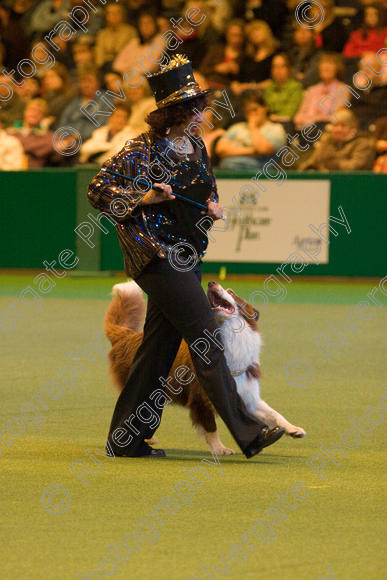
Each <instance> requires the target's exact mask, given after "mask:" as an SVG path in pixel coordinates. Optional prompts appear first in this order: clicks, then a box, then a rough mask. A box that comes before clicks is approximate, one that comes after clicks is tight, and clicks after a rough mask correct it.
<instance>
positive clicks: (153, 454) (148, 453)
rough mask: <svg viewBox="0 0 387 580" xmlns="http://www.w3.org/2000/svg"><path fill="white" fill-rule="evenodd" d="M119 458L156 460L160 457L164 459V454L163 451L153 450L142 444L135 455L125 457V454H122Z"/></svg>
mask: <svg viewBox="0 0 387 580" xmlns="http://www.w3.org/2000/svg"><path fill="white" fill-rule="evenodd" d="M121 457H147V458H148V457H149V458H151V459H153V458H155V459H157V458H161V457H166V454H165V451H164V449H153V447H151V446H150V445H148V444H147V443H144V444H143V445H141V447H140V449H139V450H138V451H137V453H136V455H127V454H126V453H123V454H122V456H121Z"/></svg>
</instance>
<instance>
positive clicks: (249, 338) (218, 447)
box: [104, 281, 306, 455]
mask: <svg viewBox="0 0 387 580" xmlns="http://www.w3.org/2000/svg"><path fill="white" fill-rule="evenodd" d="M112 293H113V299H112V301H111V303H110V305H109V307H108V309H107V311H106V315H105V325H104V328H105V333H106V336H107V337H108V339H109V340H110V342H111V344H112V348H111V350H110V352H109V361H110V374H111V377H112V382H113V384H114V385H115V386H116V387H117V388H118V391H119V392H121V391H122V389H123V388H124V386H125V384H126V381H127V378H128V375H129V370H130V365H131V364H132V361H133V358H134V355H135V353H136V351H137V349H138V347H139V346H140V344H141V341H142V336H143V333H142V331H141V328H142V326H143V322H144V318H145V311H146V302H145V300H144V297H143V292H142V290H141V288H140V287H139V286H138V284H136V282H134V281H131V282H125V283H122V284H116V285H115V286H114V287H113V292H112ZM207 297H208V300H209V302H210V305H211V308H212V310H213V311H214V315H215V319H216V321H217V323H218V325H219V328H220V338H221V341H222V343H223V346H224V354H225V358H226V361H227V364H228V366H229V369H230V371H231V374H232V375H233V377H234V379H235V382H236V385H237V390H238V393H239V395H240V397H241V398H242V399H243V401H244V403H245V405H246V407H247V410H248V411H249V413H250V414H251V415H253V416H254V417H256V418H257V419H259V420H260V421H262V422H263V423H265V424H266V425H268V427H269V429H273V428H274V427H281V428H283V429H284V430H285V432H286V433H287V434H288V435H290V436H291V437H304V435H305V434H306V432H305V431H304V429H302V428H301V427H297V426H295V425H292V424H291V423H289V421H287V420H286V419H285V418H284V417H283V416H282V415H280V413H278V412H277V411H275V410H274V409H272V408H271V407H269V405H268V404H267V403H265V401H263V400H262V399H261V396H260V384H259V378H260V367H259V354H260V350H261V345H262V340H261V335H260V333H259V330H258V326H257V320H258V317H259V313H258V310H256V309H255V308H253V306H251V304H249V302H247V301H246V300H244V299H243V298H241V297H240V296H237V295H236V294H235V292H233V290H231V289H230V288H227V290H224V288H222V286H221V285H220V284H217V283H215V282H209V284H208V290H207ZM150 364H151V361H150ZM180 365H185V366H186V367H188V368H189V369H190V370H191V371H192V373H193V374H194V375H195V379H194V380H193V381H191V382H190V383H189V384H187V385H185V386H183V388H181V383H178V382H177V381H176V379H175V377H174V370H175V369H176V368H177V367H179V366H180ZM169 376H170V377H171V380H170V382H169V383H170V385H171V387H172V389H171V392H169V391H168V396H169V397H170V399H172V402H173V403H176V404H179V405H182V406H185V407H188V408H189V410H190V416H191V420H192V423H193V425H194V426H195V427H196V428H197V430H198V433H199V434H200V435H203V436H204V438H205V440H206V441H207V443H208V445H209V447H210V449H211V450H212V451H213V452H215V453H216V454H217V455H231V454H233V453H234V451H233V450H232V449H229V448H228V447H225V446H224V445H223V443H222V442H221V440H220V439H219V435H218V432H217V428H216V422H215V415H216V411H215V409H214V407H213V405H212V403H211V401H210V400H209V398H208V396H207V394H206V392H205V391H204V389H203V388H202V387H201V385H200V383H199V381H198V380H197V378H196V374H195V369H194V366H193V364H192V360H191V355H190V352H189V349H188V345H187V343H186V342H185V341H184V340H183V341H182V342H181V345H180V348H179V351H178V353H177V355H176V358H175V361H174V363H173V365H172V368H171V370H170V373H169ZM173 391H176V392H175V393H174V392H173ZM179 391H180V392H179ZM147 441H148V442H149V443H155V442H156V439H155V438H154V439H152V440H147Z"/></svg>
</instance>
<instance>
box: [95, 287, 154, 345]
mask: <svg viewBox="0 0 387 580" xmlns="http://www.w3.org/2000/svg"><path fill="white" fill-rule="evenodd" d="M112 294H113V300H112V301H111V303H110V305H109V307H108V309H107V311H106V314H105V324H104V329H105V334H106V336H107V337H108V339H109V340H110V342H111V343H112V344H114V343H115V342H117V340H119V339H120V338H121V337H122V334H123V333H127V332H128V331H129V332H130V331H132V332H139V331H140V330H141V328H142V325H143V322H144V318H145V309H146V302H145V300H144V297H143V294H142V290H141V288H140V286H139V285H138V284H136V282H134V281H132V282H124V283H122V284H116V285H115V286H113V290H112Z"/></svg>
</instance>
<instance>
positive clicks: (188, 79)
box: [88, 55, 283, 458]
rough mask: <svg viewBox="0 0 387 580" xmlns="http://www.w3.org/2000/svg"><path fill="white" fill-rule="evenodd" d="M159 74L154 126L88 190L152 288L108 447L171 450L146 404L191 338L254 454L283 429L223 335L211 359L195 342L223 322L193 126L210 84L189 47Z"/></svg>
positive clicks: (206, 186)
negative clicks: (243, 386) (213, 287)
mask: <svg viewBox="0 0 387 580" xmlns="http://www.w3.org/2000/svg"><path fill="white" fill-rule="evenodd" d="M149 84H150V86H151V88H152V91H153V94H154V96H155V99H156V104H157V110H155V111H153V112H152V113H151V114H150V115H149V116H148V118H147V122H148V124H149V125H150V127H151V129H150V131H149V132H148V133H143V134H141V135H139V136H138V137H137V138H136V139H133V140H131V141H128V142H127V143H126V144H125V146H124V148H123V149H122V150H121V151H120V152H119V153H118V154H117V155H115V156H114V157H112V158H111V159H110V160H109V161H107V162H106V163H105V164H104V165H103V166H102V168H101V171H100V172H99V173H98V174H97V175H96V176H95V177H94V179H93V180H92V182H91V183H90V186H89V191H88V197H89V201H90V203H91V204H92V205H93V206H94V207H95V208H97V209H99V210H101V211H102V212H104V215H105V217H107V218H108V219H111V221H113V222H114V223H115V225H116V230H117V233H118V238H119V242H120V245H121V249H122V252H123V255H124V262H125V270H126V273H127V275H128V276H130V277H132V278H133V279H134V280H135V281H136V282H137V284H138V285H139V286H140V287H141V288H142V290H143V291H144V292H145V293H146V294H147V295H148V305H147V313H146V320H145V326H144V334H143V340H142V343H141V345H140V347H139V348H138V350H137V352H136V355H135V358H134V360H133V363H132V365H131V368H130V373H129V378H128V381H127V383H126V385H125V388H124V389H123V391H122V392H121V394H120V397H119V398H118V400H117V403H116V407H115V410H114V414H113V418H112V421H111V425H110V430H109V434H108V446H107V447H111V449H112V450H113V452H114V454H115V455H117V456H125V457H165V453H164V451H163V450H162V449H154V448H152V447H151V446H150V445H148V444H147V443H146V442H145V441H144V440H145V439H150V438H151V437H152V435H153V431H154V430H153V431H152V429H150V427H149V424H148V425H147V424H144V423H143V422H141V421H140V419H139V418H138V417H137V416H136V409H137V408H138V407H139V406H140V405H141V404H142V403H144V402H145V401H146V400H147V398H148V397H149V395H150V394H151V393H152V392H153V391H154V389H155V388H161V383H160V377H168V373H169V371H170V369H171V367H172V364H173V361H174V359H175V356H176V354H177V351H178V349H179V345H180V343H181V340H182V339H184V340H185V341H186V342H187V344H188V345H189V347H190V353H191V357H192V362H193V365H194V368H195V371H196V373H197V378H198V380H199V382H200V384H201V386H202V387H203V389H204V390H205V391H206V393H207V395H208V397H209V398H210V400H211V402H212V403H213V405H214V407H215V409H216V411H217V413H218V414H219V415H220V417H221V418H222V419H223V421H224V422H225V424H226V425H227V427H228V429H229V430H230V432H231V434H232V435H233V437H234V438H235V440H236V442H237V443H238V445H239V447H240V449H241V450H242V452H243V453H244V454H245V456H246V457H247V458H249V457H252V456H253V455H255V454H257V453H259V452H260V451H261V450H262V449H263V448H264V447H266V446H268V445H271V444H272V443H274V442H275V441H277V440H278V439H279V438H280V437H281V436H282V435H283V430H282V429H279V428H275V429H272V430H269V429H268V427H267V426H266V425H264V424H262V423H260V422H258V421H257V420H256V419H254V418H253V417H252V416H251V415H249V413H248V412H247V409H246V408H245V405H244V403H243V401H242V400H241V398H240V397H239V395H238V393H237V390H236V383H235V381H234V379H233V377H232V375H231V373H230V371H229V369H228V366H227V364H226V360H225V357H224V352H223V349H222V348H221V347H219V346H218V344H217V343H216V342H215V341H214V342H213V341H211V346H210V348H209V350H208V352H206V358H207V360H208V359H210V362H209V363H207V362H206V360H205V359H204V357H201V356H200V355H199V354H197V353H196V352H195V350H193V349H192V348H191V345H192V344H193V343H194V342H195V341H197V340H199V339H201V338H204V337H205V336H210V335H211V336H213V337H216V334H217V330H218V325H217V323H216V322H215V318H214V315H213V312H212V310H211V307H210V304H209V302H208V300H207V297H206V294H205V292H204V290H203V288H202V286H201V269H200V268H201V259H200V258H201V257H202V256H203V255H204V254H205V251H206V248H207V244H208V239H207V235H206V233H205V231H203V229H202V228H199V227H197V225H196V224H197V223H198V222H199V221H200V220H203V218H204V217H205V216H208V217H210V218H212V220H217V219H220V218H222V208H221V207H220V206H219V204H218V194H217V191H216V184H215V177H214V175H213V173H212V170H211V168H210V165H209V160H208V156H207V152H206V149H205V146H204V143H203V141H202V140H201V139H199V138H198V137H197V136H195V137H194V138H192V137H188V136H187V135H186V133H185V130H186V129H187V127H188V126H189V124H190V123H193V122H194V123H199V122H200V121H201V120H202V116H201V111H203V109H204V108H205V107H206V103H207V98H208V97H207V92H208V91H201V90H200V87H199V85H198V84H197V83H196V81H195V78H194V76H193V71H192V65H191V63H190V61H188V59H186V58H185V57H183V56H181V55H176V56H175V57H174V58H173V59H172V61H171V62H170V63H169V65H168V66H166V67H162V70H161V72H159V73H156V74H154V75H153V76H151V77H149ZM187 133H189V134H191V131H187ZM154 182H156V183H154ZM147 183H148V184H149V187H148V189H146V187H144V186H145V185H146V184H147ZM203 208H204V210H205V211H203ZM204 214H205V215H204ZM187 265H188V267H187ZM209 342H210V341H208V343H209ZM161 412H162V411H159V415H160V417H161ZM128 426H130V427H129V428H130V431H129V430H128Z"/></svg>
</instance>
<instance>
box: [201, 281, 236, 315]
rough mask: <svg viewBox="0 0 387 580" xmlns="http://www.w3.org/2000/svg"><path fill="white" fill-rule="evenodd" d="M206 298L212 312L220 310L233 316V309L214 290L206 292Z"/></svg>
mask: <svg viewBox="0 0 387 580" xmlns="http://www.w3.org/2000/svg"><path fill="white" fill-rule="evenodd" d="M207 298H208V301H209V303H210V305H211V308H212V310H218V311H219V310H221V311H223V312H226V313H227V314H234V312H235V307H234V306H233V304H231V302H229V301H228V300H227V299H226V298H223V297H222V296H221V295H220V294H219V293H218V292H217V290H216V289H215V288H213V287H211V288H208V290H207Z"/></svg>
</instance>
